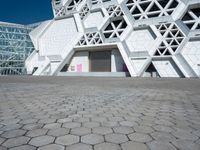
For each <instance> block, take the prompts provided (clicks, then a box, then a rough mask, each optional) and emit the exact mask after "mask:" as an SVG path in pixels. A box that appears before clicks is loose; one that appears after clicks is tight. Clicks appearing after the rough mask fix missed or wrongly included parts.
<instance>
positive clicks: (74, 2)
mask: <svg viewBox="0 0 200 150" xmlns="http://www.w3.org/2000/svg"><path fill="white" fill-rule="evenodd" d="M81 2H82V0H72V1H71V2H70V3H69V4H68V5H67V6H66V9H67V10H68V11H69V10H75V9H76V7H77V6H78V4H80V3H81Z"/></svg>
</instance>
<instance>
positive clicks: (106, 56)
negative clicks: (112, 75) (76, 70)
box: [90, 51, 111, 72]
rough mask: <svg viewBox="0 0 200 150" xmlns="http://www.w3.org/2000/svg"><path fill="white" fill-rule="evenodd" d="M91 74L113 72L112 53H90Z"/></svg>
mask: <svg viewBox="0 0 200 150" xmlns="http://www.w3.org/2000/svg"><path fill="white" fill-rule="evenodd" d="M90 72H111V51H95V52H90Z"/></svg>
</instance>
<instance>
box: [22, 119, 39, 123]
mask: <svg viewBox="0 0 200 150" xmlns="http://www.w3.org/2000/svg"><path fill="white" fill-rule="evenodd" d="M36 122H38V119H26V120H22V121H20V124H31V123H36Z"/></svg>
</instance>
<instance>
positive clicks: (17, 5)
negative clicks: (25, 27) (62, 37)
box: [0, 0, 53, 24]
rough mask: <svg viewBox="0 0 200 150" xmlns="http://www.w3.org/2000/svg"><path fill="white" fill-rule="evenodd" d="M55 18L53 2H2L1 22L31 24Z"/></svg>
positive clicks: (4, 0) (0, 4) (8, 0)
mask: <svg viewBox="0 0 200 150" xmlns="http://www.w3.org/2000/svg"><path fill="white" fill-rule="evenodd" d="M52 18H53V11H52V7H51V0H1V3H0V21H4V22H11V23H19V24H31V23H35V22H40V21H43V20H48V19H52Z"/></svg>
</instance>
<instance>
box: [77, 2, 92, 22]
mask: <svg viewBox="0 0 200 150" xmlns="http://www.w3.org/2000/svg"><path fill="white" fill-rule="evenodd" d="M89 12H90V9H89V7H88V5H87V4H85V5H84V6H83V7H82V9H81V11H80V13H79V15H80V17H81V19H82V20H83V19H84V18H85V17H86V16H87V15H88V13H89Z"/></svg>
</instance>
